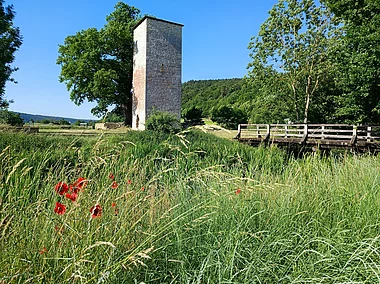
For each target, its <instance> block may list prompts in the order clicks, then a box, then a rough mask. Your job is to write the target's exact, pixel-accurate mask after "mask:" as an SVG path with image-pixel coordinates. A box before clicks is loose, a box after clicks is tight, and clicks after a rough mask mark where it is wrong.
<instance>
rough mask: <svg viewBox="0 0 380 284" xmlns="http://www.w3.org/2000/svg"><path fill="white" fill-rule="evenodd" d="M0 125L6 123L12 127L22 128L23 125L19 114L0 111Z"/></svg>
mask: <svg viewBox="0 0 380 284" xmlns="http://www.w3.org/2000/svg"><path fill="white" fill-rule="evenodd" d="M0 123H6V124H10V125H12V126H22V125H23V124H24V120H23V119H22V118H21V116H20V114H18V113H14V112H12V111H8V110H1V111H0Z"/></svg>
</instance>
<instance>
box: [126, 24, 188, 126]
mask: <svg viewBox="0 0 380 284" xmlns="http://www.w3.org/2000/svg"><path fill="white" fill-rule="evenodd" d="M144 32H145V38H144ZM134 36H135V49H136V51H135V56H134V72H133V81H134V84H133V92H134V95H133V99H134V102H133V121H132V126H133V128H134V129H145V125H144V124H145V119H146V118H147V117H148V116H149V114H150V113H151V111H152V109H154V108H155V109H157V110H161V111H166V112H171V113H173V114H175V115H176V116H177V117H178V118H180V115H181V75H182V25H179V24H175V23H171V22H167V21H164V20H159V19H154V18H151V17H146V18H145V19H144V20H143V21H142V22H141V23H140V25H138V26H137V27H136V28H135V31H134ZM144 39H146V44H145V46H144V44H143V40H144ZM143 48H145V53H144V51H142V49H143ZM144 64H145V66H144ZM143 108H144V111H142V109H143ZM137 116H138V119H137Z"/></svg>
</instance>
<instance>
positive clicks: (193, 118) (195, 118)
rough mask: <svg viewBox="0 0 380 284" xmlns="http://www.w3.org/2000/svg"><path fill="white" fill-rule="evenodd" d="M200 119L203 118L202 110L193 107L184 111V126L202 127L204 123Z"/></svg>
mask: <svg viewBox="0 0 380 284" xmlns="http://www.w3.org/2000/svg"><path fill="white" fill-rule="evenodd" d="M202 117H203V112H202V110H201V109H198V108H197V107H195V106H193V107H191V108H189V109H187V110H185V111H184V114H183V119H184V125H185V126H191V125H203V124H204V122H203V120H202Z"/></svg>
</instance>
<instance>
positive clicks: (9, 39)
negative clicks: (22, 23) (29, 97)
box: [0, 0, 22, 108]
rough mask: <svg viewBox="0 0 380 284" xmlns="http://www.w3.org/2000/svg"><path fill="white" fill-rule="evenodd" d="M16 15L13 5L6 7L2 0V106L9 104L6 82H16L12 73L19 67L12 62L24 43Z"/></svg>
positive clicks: (0, 32)
mask: <svg viewBox="0 0 380 284" xmlns="http://www.w3.org/2000/svg"><path fill="white" fill-rule="evenodd" d="M14 16H15V11H14V8H13V5H9V6H6V7H4V1H3V0H0V51H1V52H0V108H6V107H8V105H9V101H7V100H6V99H5V98H4V95H5V83H6V82H7V81H11V82H14V83H16V81H15V80H14V79H13V78H12V77H11V75H12V73H13V72H14V71H17V69H18V68H16V67H12V65H11V64H12V63H13V61H14V60H15V55H14V54H15V52H16V51H17V50H18V49H19V48H20V46H21V44H22V37H21V35H20V30H19V28H18V27H15V26H14V25H13V19H14Z"/></svg>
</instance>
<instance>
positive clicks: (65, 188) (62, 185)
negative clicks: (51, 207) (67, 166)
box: [55, 181, 69, 195]
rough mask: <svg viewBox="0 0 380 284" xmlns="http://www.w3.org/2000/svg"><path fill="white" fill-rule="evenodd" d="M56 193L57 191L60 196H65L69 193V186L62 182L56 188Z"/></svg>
mask: <svg viewBox="0 0 380 284" xmlns="http://www.w3.org/2000/svg"><path fill="white" fill-rule="evenodd" d="M55 191H56V192H57V193H58V194H59V195H64V194H65V193H66V192H68V191H69V187H68V186H67V184H66V183H64V182H62V181H60V182H59V183H57V185H56V186H55Z"/></svg>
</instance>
